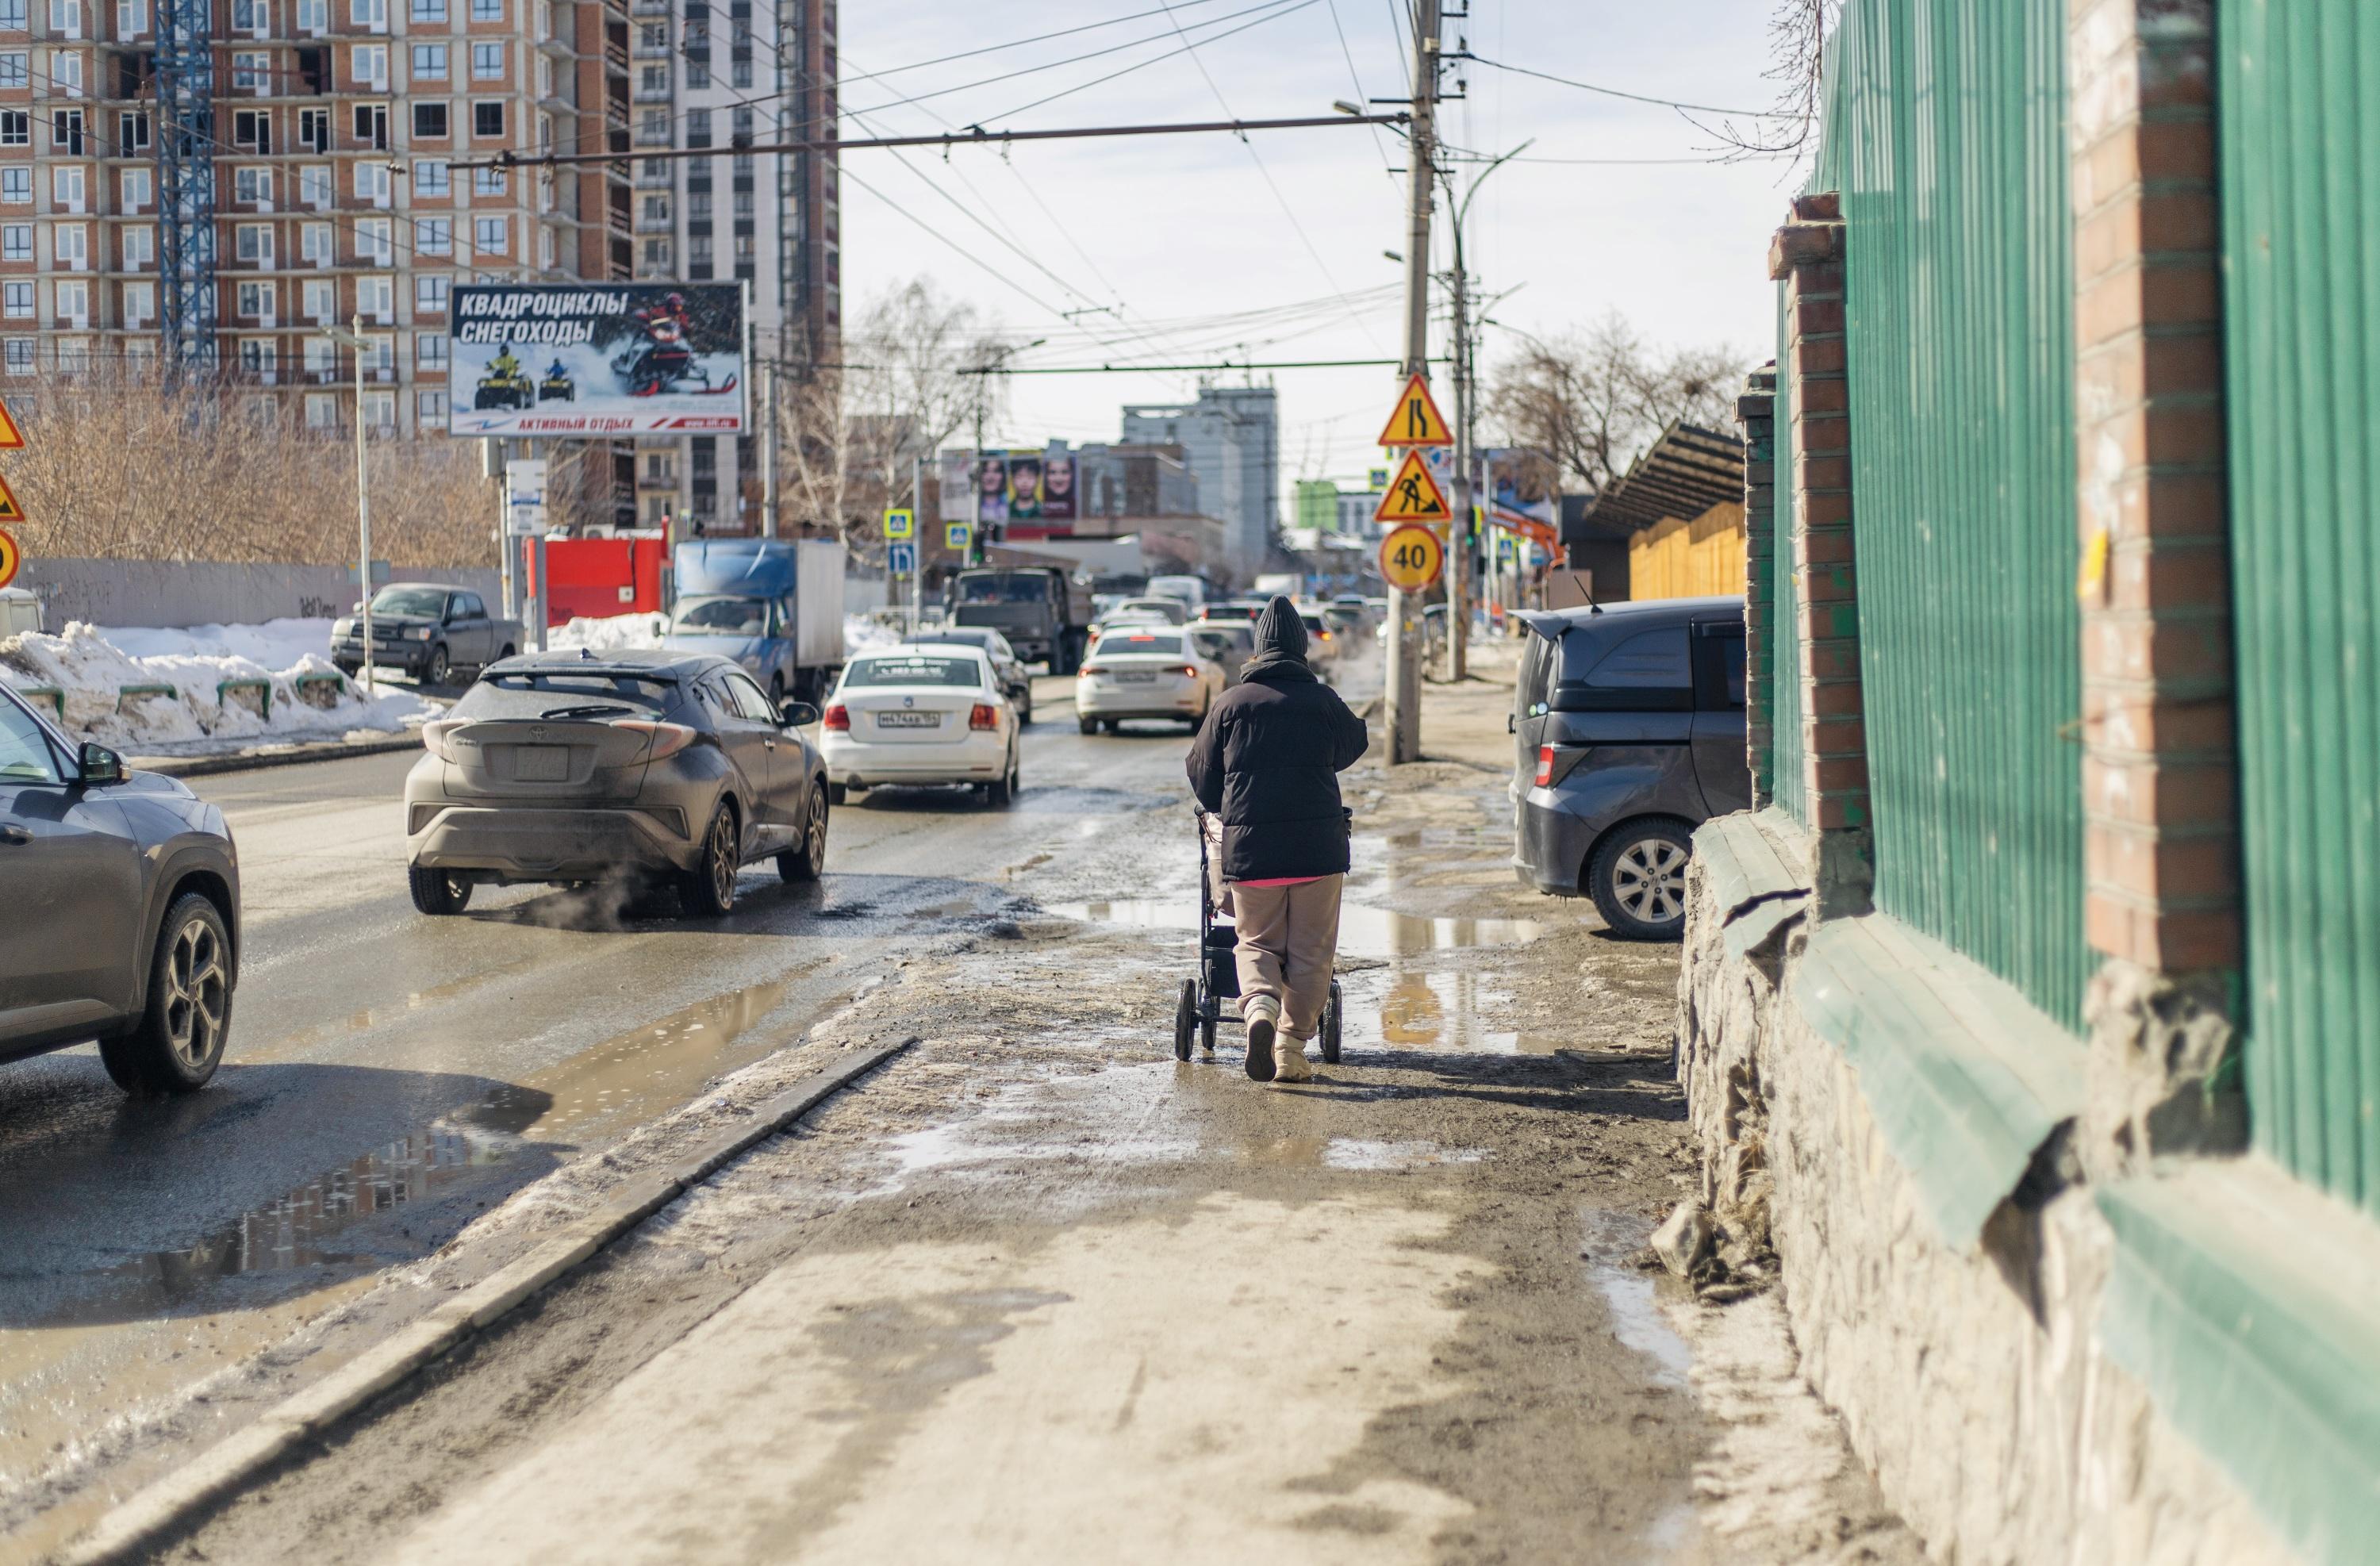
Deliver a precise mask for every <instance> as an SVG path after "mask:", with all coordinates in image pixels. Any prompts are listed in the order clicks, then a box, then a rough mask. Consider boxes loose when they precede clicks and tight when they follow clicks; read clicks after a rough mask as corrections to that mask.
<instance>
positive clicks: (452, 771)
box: [405, 649, 827, 915]
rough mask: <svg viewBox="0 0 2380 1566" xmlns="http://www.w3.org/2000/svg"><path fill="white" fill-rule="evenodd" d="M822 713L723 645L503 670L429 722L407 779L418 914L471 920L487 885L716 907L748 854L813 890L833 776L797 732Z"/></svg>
mask: <svg viewBox="0 0 2380 1566" xmlns="http://www.w3.org/2000/svg"><path fill="white" fill-rule="evenodd" d="M817 721H818V711H817V710H816V709H815V708H813V707H811V706H810V705H809V704H808V703H807V702H802V701H789V702H787V703H785V704H784V706H783V708H777V707H773V706H771V704H770V701H769V698H768V696H767V695H766V693H764V692H763V691H762V690H761V689H760V687H759V686H757V685H755V684H754V683H753V682H752V677H751V676H750V675H749V674H746V673H745V672H744V671H743V670H742V669H740V668H738V667H737V666H736V665H735V663H733V662H729V661H728V660H727V659H724V658H721V657H718V656H716V655H714V654H711V653H703V652H686V651H677V650H671V649H659V650H635V651H619V652H609V653H601V654H596V653H592V652H579V653H561V652H555V653H536V654H531V655H528V656H525V657H519V658H511V659H506V660H504V661H503V662H499V663H496V664H494V665H493V666H492V667H491V668H489V669H488V670H487V671H486V672H485V673H484V674H481V675H480V677H479V679H478V680H476V681H474V682H473V683H472V686H471V688H470V689H469V690H468V691H466V692H464V693H463V697H462V699H461V700H459V701H457V702H455V705H454V707H453V709H452V710H449V711H448V713H447V714H446V716H444V717H443V718H440V719H438V720H436V721H434V722H429V723H425V724H423V725H422V731H421V738H422V746H423V748H424V750H425V751H426V752H427V754H425V755H424V756H423V757H422V759H420V760H419V762H417V763H415V764H414V768H413V771H412V772H411V773H410V774H408V775H407V778H406V780H405V830H406V858H407V879H408V880H409V881H410V883H411V887H412V892H413V905H414V906H415V907H417V908H419V909H420V910H421V911H422V912H423V913H425V914H454V913H459V912H461V911H462V909H463V906H464V905H465V904H467V903H468V902H469V901H470V897H471V889H472V888H473V887H474V886H478V885H481V884H485V883H493V884H496V885H499V886H507V885H512V884H515V883H516V882H522V881H530V882H547V883H554V884H576V883H580V882H593V881H607V880H668V881H670V882H672V883H674V885H675V886H676V888H677V891H678V895H679V900H680V902H681V903H682V904H684V905H685V907H686V911H687V912H688V913H694V914H707V915H718V914H724V913H726V912H727V911H728V910H729V909H730V908H732V907H734V906H735V874H736V871H737V870H738V869H740V868H742V867H743V866H745V865H746V864H748V863H750V862H751V861H753V860H756V859H764V858H768V857H771V856H774V857H775V859H776V861H777V870H778V873H779V874H781V875H782V876H783V877H784V879H785V880H795V881H798V880H817V879H818V878H819V876H820V874H821V873H822V872H823V871H824V869H825V868H826V828H827V790H826V769H825V767H824V765H823V764H822V763H821V762H820V759H819V753H818V750H817V748H816V747H813V746H812V745H811V744H810V743H809V741H808V740H807V739H805V738H804V737H803V736H802V735H801V734H799V733H797V732H796V730H797V728H798V727H799V726H800V725H803V724H807V723H813V722H817Z"/></svg>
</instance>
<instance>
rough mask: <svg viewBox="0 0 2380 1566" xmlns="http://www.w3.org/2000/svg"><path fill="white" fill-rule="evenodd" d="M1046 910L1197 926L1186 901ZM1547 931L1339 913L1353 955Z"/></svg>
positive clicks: (1490, 942) (1343, 947) (1377, 912)
mask: <svg viewBox="0 0 2380 1566" xmlns="http://www.w3.org/2000/svg"><path fill="white" fill-rule="evenodd" d="M1050 912H1051V913H1052V914H1055V915H1057V916H1059V917H1061V918H1069V919H1081V920H1084V921H1086V922H1087V923H1092V924H1116V925H1128V926H1132V927H1134V928H1136V929H1185V930H1195V929H1197V928H1198V904H1196V903H1189V902H1184V903H1168V902H1153V901H1132V900H1128V901H1124V902H1114V903H1061V904H1055V905H1054V906H1052V907H1051V908H1050ZM1545 929H1546V927H1545V926H1544V925H1541V924H1539V923H1538V922H1537V921H1536V920H1535V919H1445V918H1424V917H1420V916H1418V915H1415V914H1398V913H1391V912H1390V911H1389V910H1388V909H1385V908H1367V907H1363V906H1360V905H1358V904H1352V903H1351V904H1346V905H1345V906H1343V907H1342V908H1341V909H1340V910H1339V950H1340V952H1341V953H1342V955H1346V956H1354V957H1403V956H1410V955H1412V954H1414V953H1421V952H1456V951H1463V950H1465V949H1467V948H1471V947H1475V946H1521V945H1525V944H1526V943H1528V942H1529V941H1535V940H1536V939H1537V937H1538V936H1540V935H1542V934H1544V933H1545Z"/></svg>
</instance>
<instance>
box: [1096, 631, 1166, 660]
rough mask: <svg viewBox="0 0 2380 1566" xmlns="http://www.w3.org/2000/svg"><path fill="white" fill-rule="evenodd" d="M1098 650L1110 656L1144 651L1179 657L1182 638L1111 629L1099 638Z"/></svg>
mask: <svg viewBox="0 0 2380 1566" xmlns="http://www.w3.org/2000/svg"><path fill="white" fill-rule="evenodd" d="M1099 650H1100V651H1101V652H1104V653H1106V654H1108V655H1109V656H1110V657H1113V656H1114V655H1115V654H1117V653H1119V652H1146V653H1148V654H1150V655H1151V656H1153V657H1159V658H1179V657H1181V656H1182V638H1181V637H1160V636H1151V635H1149V634H1148V633H1147V632H1145V631H1111V632H1109V633H1108V634H1107V635H1106V636H1103V637H1100V638H1099Z"/></svg>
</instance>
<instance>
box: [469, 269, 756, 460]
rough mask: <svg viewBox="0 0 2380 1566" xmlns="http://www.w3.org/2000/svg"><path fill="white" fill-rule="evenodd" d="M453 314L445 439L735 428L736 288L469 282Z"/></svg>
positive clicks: (740, 398)
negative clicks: (472, 436)
mask: <svg viewBox="0 0 2380 1566" xmlns="http://www.w3.org/2000/svg"><path fill="white" fill-rule="evenodd" d="M453 310H454V317H453V319H454V322H455V338H454V348H453V354H452V356H451V361H450V362H451V368H450V370H448V384H449V387H450V388H451V391H450V395H449V399H448V406H449V408H450V409H451V411H450V413H449V416H448V421H447V429H448V431H450V432H451V433H453V434H456V435H637V434H664V433H665V434H722V435H732V434H736V433H739V432H741V431H743V430H744V429H745V427H746V424H745V418H744V289H743V285H741V284H737V283H636V284H616V283H615V284H603V285H583V286H582V285H572V284H562V285H539V286H521V287H515V286H511V285H504V284H492V285H488V284H471V285H459V286H457V287H456V288H455V290H454V296H453Z"/></svg>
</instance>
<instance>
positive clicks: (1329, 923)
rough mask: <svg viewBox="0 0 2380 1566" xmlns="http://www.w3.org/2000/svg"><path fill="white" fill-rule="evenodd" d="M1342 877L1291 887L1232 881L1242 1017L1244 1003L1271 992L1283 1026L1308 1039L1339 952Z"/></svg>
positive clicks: (1318, 1020)
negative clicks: (1278, 1008)
mask: <svg viewBox="0 0 2380 1566" xmlns="http://www.w3.org/2000/svg"><path fill="white" fill-rule="evenodd" d="M1346 879H1347V878H1346V877H1344V876H1324V877H1323V878H1322V879H1321V880H1309V881H1302V882H1300V883H1299V884H1297V885H1295V886H1250V885H1248V884H1247V883H1246V882H1245V881H1233V882H1232V883H1231V893H1232V908H1233V916H1232V917H1233V919H1234V920H1235V921H1237V925H1238V929H1239V945H1238V946H1237V947H1236V948H1235V949H1234V951H1233V957H1234V958H1235V959H1236V962H1237V965H1238V967H1239V972H1240V1015H1242V1016H1244V1017H1245V1016H1246V1015H1247V1014H1248V1002H1250V1001H1251V1000H1253V999H1254V998H1255V997H1257V996H1259V995H1263V996H1269V997H1270V998H1271V999H1272V1001H1273V1002H1274V1003H1275V1004H1276V1005H1278V1006H1279V1007H1280V1008H1281V1031H1282V1032H1283V1033H1286V1034H1288V1035H1289V1036H1290V1037H1291V1038H1297V1039H1307V1038H1313V1037H1314V1032H1315V1029H1316V1028H1317V1027H1318V1026H1319V1025H1320V1023H1321V1020H1322V1007H1323V1003H1324V1002H1327V1001H1329V1000H1330V967H1331V963H1332V960H1333V959H1334V958H1336V957H1337V955H1338V953H1339V890H1340V887H1341V885H1342V883H1343V882H1344V881H1345V880H1346Z"/></svg>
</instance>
